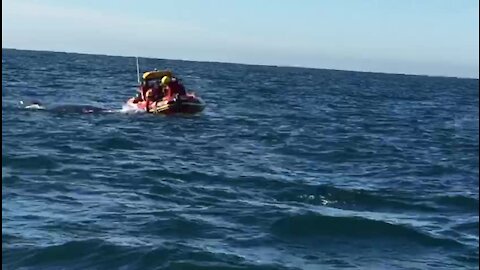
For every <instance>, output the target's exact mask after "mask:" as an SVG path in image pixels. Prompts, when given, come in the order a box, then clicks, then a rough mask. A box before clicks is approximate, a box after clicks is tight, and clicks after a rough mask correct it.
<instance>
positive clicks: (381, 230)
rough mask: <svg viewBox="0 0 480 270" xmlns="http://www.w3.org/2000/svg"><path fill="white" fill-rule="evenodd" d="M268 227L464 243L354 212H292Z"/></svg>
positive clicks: (292, 233) (282, 233)
mask: <svg viewBox="0 0 480 270" xmlns="http://www.w3.org/2000/svg"><path fill="white" fill-rule="evenodd" d="M271 230H272V232H274V233H275V234H276V235H278V236H279V237H287V238H312V237H334V238H336V237H345V238H346V239H364V240H369V239H370V240H371V239H372V238H376V239H379V240H387V241H388V240H391V241H392V242H395V241H398V240H402V241H410V242H413V243H419V244H423V245H426V246H444V247H462V246H463V244H461V243H459V242H457V241H455V240H452V239H447V238H439V237H436V236H432V235H429V234H427V233H424V232H421V231H419V230H417V229H415V228H412V227H409V226H407V225H400V224H392V223H388V222H385V221H381V220H372V219H367V218H362V217H353V216H352V217H348V216H324V215H318V214H304V215H294V216H290V217H285V218H281V219H279V220H277V221H275V222H274V223H273V224H272V227H271Z"/></svg>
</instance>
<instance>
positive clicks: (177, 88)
mask: <svg viewBox="0 0 480 270" xmlns="http://www.w3.org/2000/svg"><path fill="white" fill-rule="evenodd" d="M161 85H162V87H163V94H164V99H171V98H174V97H176V96H177V95H178V96H185V95H187V92H186V91H185V87H184V86H183V85H182V84H181V83H180V82H179V81H178V80H177V79H176V78H170V77H168V76H164V77H163V78H162V81H161Z"/></svg>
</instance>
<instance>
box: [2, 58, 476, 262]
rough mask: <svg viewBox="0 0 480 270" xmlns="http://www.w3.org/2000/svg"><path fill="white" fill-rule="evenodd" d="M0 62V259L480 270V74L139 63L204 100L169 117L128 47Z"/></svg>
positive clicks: (186, 63) (143, 61)
mask: <svg viewBox="0 0 480 270" xmlns="http://www.w3.org/2000/svg"><path fill="white" fill-rule="evenodd" d="M2 56H3V63H2V238H3V241H2V257H3V267H4V268H5V269H19V268H21V269H163V268H166V269H334V268H360V269H406V268H407V269H463V268H466V269H478V263H479V261H478V255H479V254H478V241H479V239H478V236H479V229H478V226H479V222H478V221H479V218H478V210H479V209H478V188H479V184H478V183H479V182H478V172H479V169H478V162H479V160H478V150H479V147H478V139H479V133H478V130H479V129H478V127H479V125H478V80H467V79H454V78H432V77H422V76H403V75H386V74H375V73H356V72H342V71H329V70H311V69H298V68H277V67H261V66H247V65H234V64H219V63H199V62H182V61H166V60H154V59H141V60H140V64H141V65H142V68H143V69H144V70H147V69H151V68H154V67H157V68H170V69H172V70H174V71H175V72H177V73H178V75H179V76H180V77H181V78H183V80H184V82H185V84H186V85H187V87H188V88H189V89H193V90H195V92H196V93H198V94H199V95H200V96H201V97H202V98H203V99H204V100H205V101H206V102H207V108H206V110H205V111H204V112H203V113H202V114H200V115H197V116H193V117H186V116H173V117H162V116H152V115H147V114H143V113H132V112H126V111H124V110H122V104H123V103H124V101H125V100H126V99H127V98H128V97H129V96H131V95H132V94H133V93H134V91H135V84H136V73H135V72H136V67H135V59H133V58H123V57H108V56H92V55H79V54H65V53H49V52H28V51H15V50H2ZM32 100H38V101H40V102H42V103H43V106H45V109H43V110H39V109H25V104H27V103H28V102H31V101H32ZM20 101H24V104H20V103H19V102H20ZM65 105H66V106H65ZM58 106H63V107H58ZM89 106H93V107H95V108H101V109H105V111H96V110H94V111H88V110H87V111H85V110H84V108H91V107H89ZM59 108H60V109H59ZM62 108H64V110H62ZM65 108H66V109H65Z"/></svg>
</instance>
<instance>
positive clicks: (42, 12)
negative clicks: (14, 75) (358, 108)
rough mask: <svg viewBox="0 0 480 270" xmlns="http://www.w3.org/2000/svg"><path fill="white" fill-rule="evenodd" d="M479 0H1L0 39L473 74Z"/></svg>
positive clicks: (110, 50) (175, 55) (28, 45)
mask: <svg viewBox="0 0 480 270" xmlns="http://www.w3.org/2000/svg"><path fill="white" fill-rule="evenodd" d="M478 8H479V7H478V0H300V1H292V0H288V1H287V0H168V1H163V0H143V1H134V0H130V1H126V0H110V1H108V0H4V1H2V47H3V48H19V49H37V50H55V51H69V52H85V53H100V54H109V55H132V56H133V55H139V56H145V57H154V58H168V59H186V60H200V61H222V62H236V63H250V64H270V65H286V66H305V67H318V68H333V69H345V70H360V71H379V72H394V73H407V74H428V75H444V76H459V77H475V78H478V72H479V64H478V61H479V60H478V59H479V52H478V51H479V14H478Z"/></svg>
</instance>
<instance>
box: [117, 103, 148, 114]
mask: <svg viewBox="0 0 480 270" xmlns="http://www.w3.org/2000/svg"><path fill="white" fill-rule="evenodd" d="M119 112H121V113H144V112H145V110H142V109H139V108H137V107H133V106H129V105H128V104H123V105H122V109H120V110H119Z"/></svg>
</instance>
